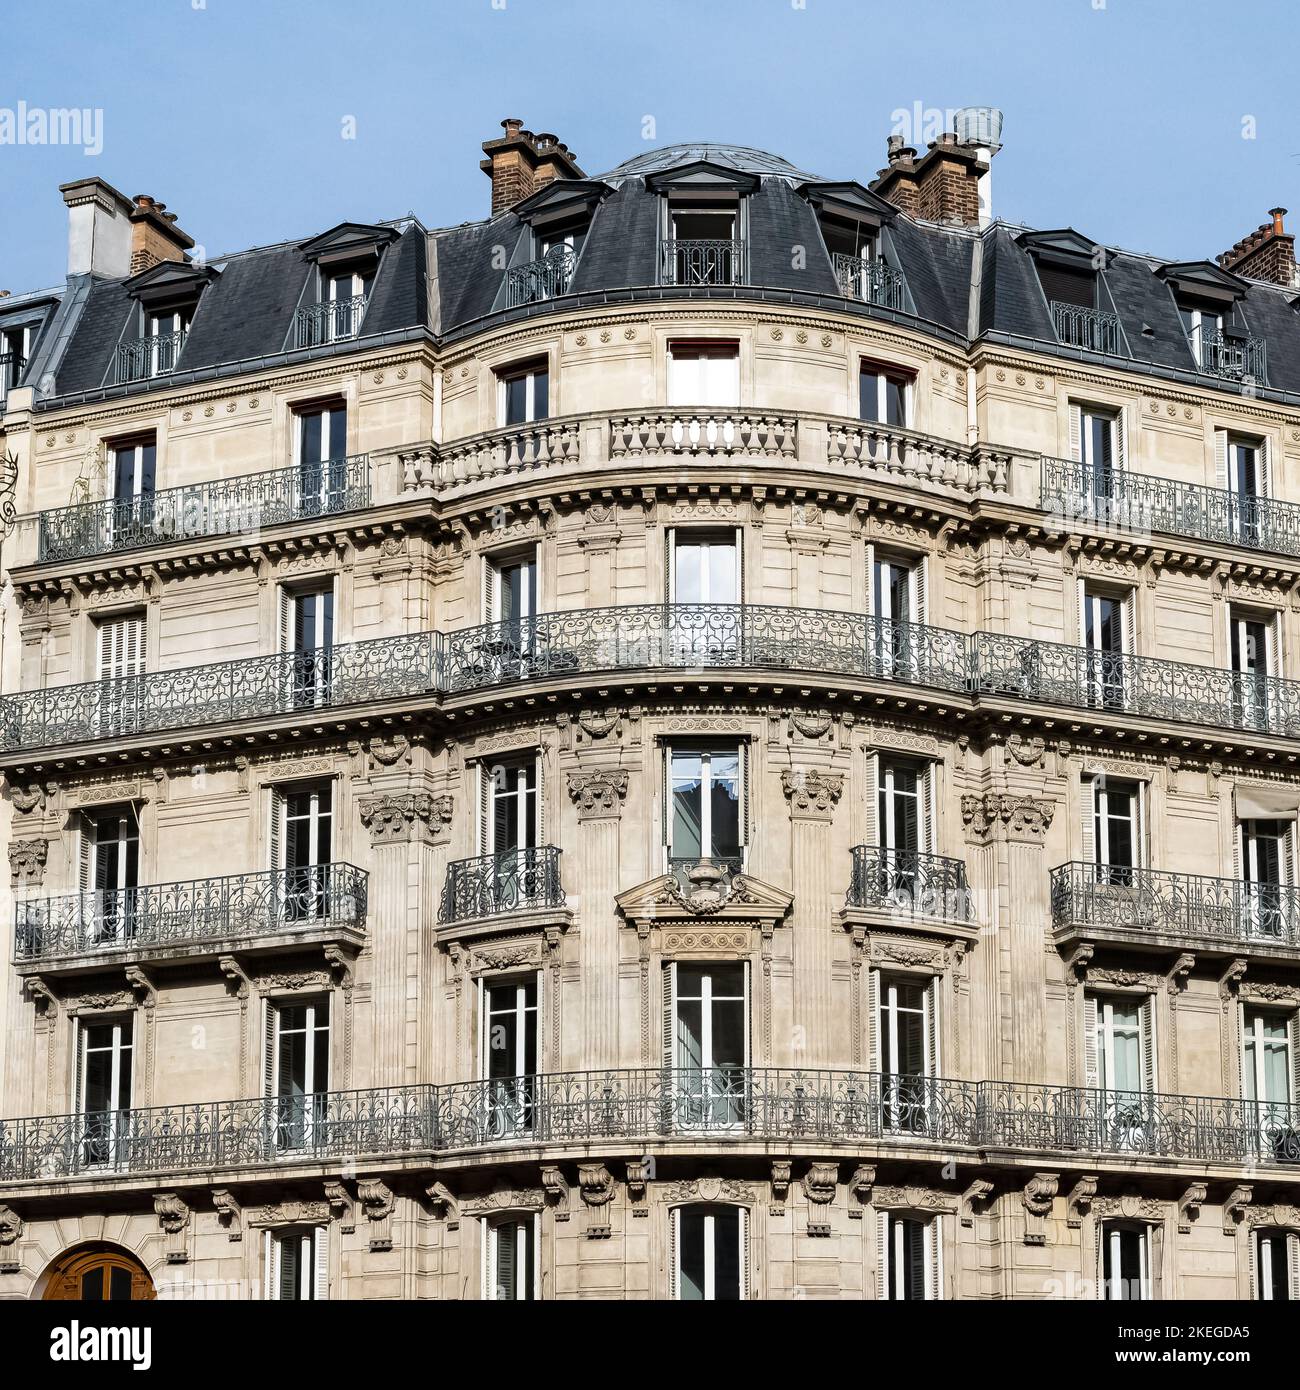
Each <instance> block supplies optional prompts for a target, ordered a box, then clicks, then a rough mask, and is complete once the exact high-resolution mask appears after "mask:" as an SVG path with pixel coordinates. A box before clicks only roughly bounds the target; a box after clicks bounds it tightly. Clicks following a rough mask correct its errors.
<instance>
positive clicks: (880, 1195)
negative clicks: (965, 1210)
mask: <svg viewBox="0 0 1300 1390" xmlns="http://www.w3.org/2000/svg"><path fill="white" fill-rule="evenodd" d="M871 1205H872V1206H873V1207H875V1209H876V1210H877V1211H936V1212H950V1211H955V1210H956V1209H957V1200H956V1198H954V1197H950V1196H949V1195H948V1193H946V1192H936V1191H935V1190H934V1188H932V1187H916V1186H910V1187H884V1186H880V1187H873V1188H872V1189H871Z"/></svg>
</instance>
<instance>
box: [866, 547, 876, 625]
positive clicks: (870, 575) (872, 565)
mask: <svg viewBox="0 0 1300 1390" xmlns="http://www.w3.org/2000/svg"><path fill="white" fill-rule="evenodd" d="M875 615H876V546H875V542H874V541H868V542H867V617H868V618H873V617H875Z"/></svg>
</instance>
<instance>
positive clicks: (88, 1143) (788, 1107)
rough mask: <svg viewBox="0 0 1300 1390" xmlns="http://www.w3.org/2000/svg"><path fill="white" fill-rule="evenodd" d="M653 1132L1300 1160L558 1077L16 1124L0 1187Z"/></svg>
mask: <svg viewBox="0 0 1300 1390" xmlns="http://www.w3.org/2000/svg"><path fill="white" fill-rule="evenodd" d="M656 1139H672V1140H674V1141H676V1142H683V1141H687V1142H689V1141H691V1140H701V1141H704V1142H706V1143H709V1144H729V1143H735V1142H740V1141H745V1140H751V1139H757V1140H780V1141H782V1142H790V1141H803V1142H808V1143H817V1144H824V1143H845V1144H848V1145H853V1144H861V1143H883V1144H890V1145H893V1144H898V1145H912V1144H918V1145H927V1144H930V1145H939V1146H943V1145H947V1146H952V1145H963V1146H969V1147H972V1148H982V1149H1004V1150H1008V1151H1015V1150H1023V1151H1027V1152H1029V1153H1033V1154H1038V1153H1051V1154H1060V1155H1063V1156H1065V1155H1069V1156H1076V1157H1081V1158H1082V1157H1086V1158H1092V1157H1100V1156H1105V1155H1113V1156H1116V1157H1121V1158H1132V1157H1134V1156H1138V1155H1149V1156H1151V1157H1159V1158H1179V1159H1188V1160H1192V1161H1196V1162H1202V1163H1214V1164H1220V1165H1223V1166H1230V1167H1237V1166H1241V1165H1250V1164H1261V1165H1275V1164H1276V1165H1292V1164H1295V1163H1297V1162H1300V1107H1297V1106H1292V1105H1288V1104H1284V1103H1269V1102H1258V1101H1246V1100H1230V1099H1223V1098H1220V1097H1212V1096H1205V1097H1202V1096H1186V1095H1161V1094H1159V1093H1153V1092H1115V1091H1097V1090H1086V1089H1083V1088H1081V1087H1072V1086H1039V1085H1024V1084H1020V1083H1017V1082H1010V1081H1006V1082H1003V1081H954V1080H947V1079H942V1078H934V1077H921V1076H889V1075H882V1074H880V1073H876V1072H866V1071H856V1072H855V1071H790V1070H783V1069H779V1068H769V1067H717V1068H713V1069H698V1068H697V1069H679V1070H666V1069H661V1068H641V1069H632V1070H619V1071H592V1072H564V1073H559V1074H553V1075H545V1076H521V1077H516V1078H508V1079H504V1080H500V1079H499V1080H492V1081H473V1082H467V1083H463V1084H453V1085H446V1086H432V1085H413V1086H396V1087H387V1088H383V1089H378V1090H369V1091H331V1092H322V1093H319V1094H316V1095H307V1096H296V1097H266V1098H260V1097H259V1098H256V1099H248V1100H235V1101H220V1102H214V1103H210V1104H198V1105H173V1106H156V1107H153V1108H149V1109H138V1110H120V1111H107V1112H95V1113H89V1114H85V1113H83V1114H76V1115H42V1116H34V1117H31V1118H26V1119H17V1120H5V1121H0V1182H9V1183H12V1182H25V1181H46V1182H51V1181H60V1180H62V1179H65V1178H69V1177H74V1176H76V1175H77V1174H86V1175H88V1176H91V1177H97V1178H102V1177H103V1176H104V1175H105V1174H109V1173H120V1174H133V1173H163V1172H170V1173H186V1172H219V1171H223V1170H232V1169H250V1168H259V1167H260V1168H266V1167H274V1166H278V1165H289V1164H294V1163H303V1162H312V1161H322V1160H330V1161H338V1160H341V1159H385V1158H392V1157H397V1156H399V1155H403V1154H445V1153H449V1152H450V1153H455V1152H460V1153H467V1154H472V1153H473V1152H474V1151H475V1150H478V1149H492V1148H497V1147H500V1146H503V1145H507V1144H511V1143H516V1142H523V1143H545V1144H547V1145H552V1146H554V1145H561V1144H570V1143H571V1144H575V1145H586V1144H589V1143H592V1142H599V1141H603V1140H634V1141H644V1142H651V1141H654V1140H656ZM1279 1176H1281V1175H1279Z"/></svg>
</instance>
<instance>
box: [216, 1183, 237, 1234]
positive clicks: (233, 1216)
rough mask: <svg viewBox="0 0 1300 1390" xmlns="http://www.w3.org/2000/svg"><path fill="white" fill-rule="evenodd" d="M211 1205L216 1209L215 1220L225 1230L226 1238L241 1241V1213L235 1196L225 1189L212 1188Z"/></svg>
mask: <svg viewBox="0 0 1300 1390" xmlns="http://www.w3.org/2000/svg"><path fill="white" fill-rule="evenodd" d="M212 1205H213V1206H214V1207H216V1209H217V1220H218V1221H219V1222H220V1223H221V1225H223V1226H224V1227H225V1228H226V1238H227V1239H228V1240H232V1241H238V1240H243V1238H244V1227H243V1221H242V1218H243V1211H242V1210H241V1208H240V1205H239V1203H238V1201H237V1200H236V1199H235V1194H234V1193H233V1192H231V1191H230V1189H229V1188H227V1187H214V1188H213V1189H212Z"/></svg>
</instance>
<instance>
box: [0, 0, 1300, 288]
mask: <svg viewBox="0 0 1300 1390" xmlns="http://www.w3.org/2000/svg"><path fill="white" fill-rule="evenodd" d="M128 17H131V18H130V20H129V21H128ZM0 32H2V33H3V35H4V45H3V46H4V50H5V53H6V58H5V61H4V63H3V65H2V71H3V76H0V131H2V130H3V124H2V122H3V115H4V111H5V110H9V111H15V110H16V109H17V108H18V104H19V102H26V104H27V107H28V108H29V109H32V108H60V107H79V108H91V109H97V110H102V113H103V117H102V120H103V126H102V134H103V150H102V153H100V154H99V155H97V156H93V157H92V156H88V155H86V154H84V153H83V151H82V150H81V149H80V148H70V147H67V146H63V147H49V146H46V147H39V146H31V145H28V146H16V145H13V144H5V143H0V206H3V208H4V216H2V217H0V288H8V289H11V290H13V291H14V292H19V291H21V290H24V289H31V288H36V287H38V286H45V285H49V284H54V283H57V282H58V281H59V280H60V279H61V278H62V276H63V273H64V269H65V246H66V220H65V219H66V212H65V210H64V207H63V203H62V200H61V198H60V196H59V193H58V184H60V183H63V182H67V181H69V180H71V179H74V178H82V177H85V176H87V175H90V174H98V175H100V176H101V177H103V178H105V179H107V180H108V181H109V182H110V183H112V184H114V185H115V186H116V187H118V188H119V189H121V190H122V192H124V193H125V194H127V195H128V196H130V195H132V194H135V193H140V192H144V193H150V194H152V195H153V196H154V197H156V198H159V199H162V200H163V201H165V202H166V203H167V204H168V207H169V209H170V210H171V211H174V212H176V213H178V214H179V216H180V225H181V226H182V227H184V228H185V230H186V231H188V232H189V233H190V234H191V235H192V236H194V237H195V239H196V240H197V241H198V242H199V243H200V244H201V245H202V246H203V247H204V248H205V249H206V251H207V254H208V255H210V256H217V255H220V254H222V253H224V252H227V251H234V250H239V249H242V248H244V247H247V246H257V245H264V244H267V243H270V242H275V241H280V240H284V239H287V238H305V237H306V236H308V235H311V234H312V233H314V232H316V231H319V230H323V229H324V228H326V227H329V226H332V225H333V224H334V223H335V222H338V221H341V220H343V219H344V218H352V219H355V220H360V221H372V220H376V219H379V218H388V217H397V216H401V215H403V214H405V213H407V212H414V213H416V214H417V215H418V216H419V217H420V218H421V219H422V220H423V221H424V222H425V223H426V224H427V225H430V226H444V225H448V224H451V223H455V222H460V221H465V220H467V219H472V218H477V217H481V216H483V215H484V214H485V213H486V210H487V206H488V182H487V179H486V178H484V176H483V175H482V174H481V173H480V172H479V169H478V160H479V158H480V151H479V146H480V144H481V143H482V141H483V140H485V139H488V138H490V137H492V136H493V135H495V134H496V133H498V131H499V122H500V120H501V118H502V117H504V116H518V117H520V118H521V119H522V120H523V121H524V123H525V124H526V125H527V126H528V127H529V128H530V129H532V130H545V131H553V132H555V133H556V134H558V135H559V137H560V138H561V139H562V140H564V141H565V142H566V143H567V144H568V145H569V147H570V148H571V149H572V150H573V151H574V152H575V154H576V155H577V157H578V160H579V162H580V163H581V165H582V166H583V168H584V169H585V170H586V171H587V172H588V173H599V172H601V171H603V170H605V169H607V168H609V167H611V166H612V165H614V164H616V163H618V162H619V161H620V160H623V159H626V158H630V157H631V156H632V155H634V154H638V153H641V152H643V151H644V150H646V149H651V148H654V147H655V146H658V145H666V144H674V143H678V142H682V141H691V140H717V141H724V142H731V143H736V144H747V145H756V146H759V147H761V148H765V149H768V150H772V151H775V152H777V153H779V154H783V155H784V156H786V157H787V158H788V159H790V160H791V161H792V162H794V163H795V164H797V165H799V166H800V167H803V168H807V169H810V170H812V171H814V172H817V173H820V174H823V175H826V176H828V177H834V178H856V179H859V180H861V181H862V182H867V181H868V180H869V179H870V178H871V177H872V176H874V174H875V172H876V171H877V169H879V168H880V167H881V166H882V165H883V163H884V151H885V139H886V136H887V135H888V134H889V132H890V130H891V129H892V128H893V127H894V126H895V124H896V123H897V121H898V119H899V118H898V116H897V114H896V113H898V112H900V111H901V112H907V113H912V112H913V111H915V110H917V109H919V110H920V111H921V112H922V116H923V120H924V121H926V122H932V121H933V120H935V119H936V117H935V115H934V114H933V113H936V112H942V111H943V110H945V109H951V108H955V107H960V106H964V105H992V106H1000V107H1002V108H1003V110H1004V111H1005V113H1006V125H1005V129H1004V132H1003V138H1004V141H1005V148H1004V149H1003V151H1002V153H1001V154H1000V155H999V156H998V158H997V161H996V163H995V165H994V186H993V199H994V210H995V212H996V213H997V214H998V215H1000V216H1005V217H1008V218H1011V219H1014V220H1017V221H1024V222H1028V223H1032V224H1034V225H1037V226H1043V227H1055V226H1061V225H1066V224H1071V225H1074V226H1076V227H1078V228H1079V229H1080V230H1081V231H1083V232H1085V233H1086V234H1087V235H1088V236H1090V237H1092V238H1094V239H1095V240H1097V241H1102V242H1107V243H1112V244H1117V245H1122V246H1126V247H1129V248H1131V249H1134V250H1139V251H1152V252H1156V253H1158V254H1161V255H1164V256H1167V257H1169V258H1171V259H1190V258H1194V257H1196V258H1199V257H1202V256H1212V255H1214V254H1215V253H1217V252H1219V251H1223V250H1226V249H1227V248H1228V247H1229V246H1230V245H1231V244H1232V243H1233V242H1234V241H1236V240H1237V239H1238V238H1239V237H1241V236H1243V235H1244V234H1245V233H1246V232H1248V231H1250V230H1251V229H1253V228H1254V227H1256V226H1257V225H1258V224H1259V223H1261V222H1263V221H1265V220H1266V216H1265V214H1266V212H1267V210H1268V209H1269V208H1270V207H1273V206H1274V205H1277V204H1280V205H1282V206H1284V207H1289V208H1293V209H1294V210H1295V215H1294V216H1293V217H1292V218H1291V219H1290V223H1294V224H1295V225H1296V226H1297V227H1300V127H1298V126H1297V122H1296V119H1295V109H1294V104H1293V93H1294V86H1295V79H1294V76H1293V72H1292V68H1293V55H1294V53H1295V50H1296V41H1297V39H1298V38H1300V6H1297V5H1296V4H1295V0H1238V3H1236V4H1233V5H1228V4H1225V3H1223V2H1222V0H992V3H989V2H988V0H986V3H983V4H972V3H969V0H896V3H892V4H886V3H881V2H880V0H424V3H417V0H369V3H363V2H362V0H314V2H313V3H298V2H297V0H135V2H134V3H123V2H122V0H119V2H118V3H116V4H105V3H103V0H41V3H38V4H25V5H18V4H11V5H9V6H6V9H5V15H4V19H3V22H2V24H0ZM348 118H352V119H353V120H354V122H355V139H344V138H342V136H343V131H344V128H345V122H346V121H347V119H348ZM647 133H648V134H650V136H651V138H649V139H647V138H645V137H646V135H647ZM1244 136H1245V137H1249V138H1243V137H1244Z"/></svg>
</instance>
